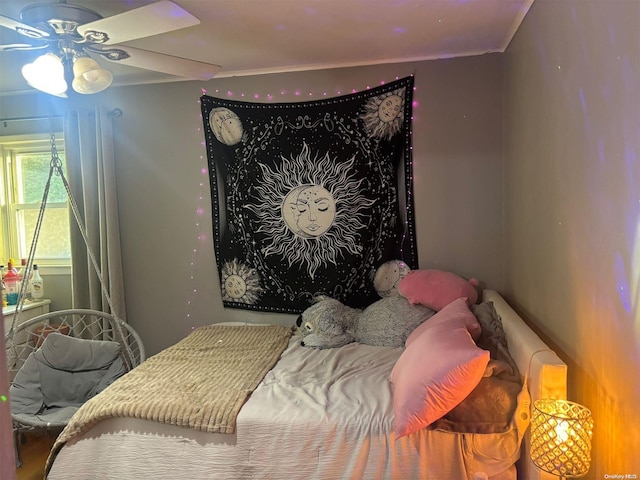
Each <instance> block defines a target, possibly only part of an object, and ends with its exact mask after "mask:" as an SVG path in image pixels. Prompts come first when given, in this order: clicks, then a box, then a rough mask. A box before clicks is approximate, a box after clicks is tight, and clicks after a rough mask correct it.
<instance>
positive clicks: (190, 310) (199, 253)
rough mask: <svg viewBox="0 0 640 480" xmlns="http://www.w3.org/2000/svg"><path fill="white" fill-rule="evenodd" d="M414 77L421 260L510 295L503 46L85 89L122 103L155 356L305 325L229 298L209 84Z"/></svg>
mask: <svg viewBox="0 0 640 480" xmlns="http://www.w3.org/2000/svg"><path fill="white" fill-rule="evenodd" d="M411 74H414V75H415V92H414V101H415V104H416V107H415V108H414V121H413V131H414V136H413V145H414V149H413V152H414V185H415V197H414V198H415V204H416V217H417V218H416V229H417V238H418V254H419V261H420V267H421V268H440V269H444V270H450V271H453V272H456V273H458V274H459V275H463V276H466V277H472V276H474V277H476V278H478V279H480V280H482V281H484V282H486V283H487V284H489V285H491V286H492V287H493V288H497V289H499V290H500V289H502V287H503V264H502V251H503V243H502V233H501V225H502V210H501V209H502V206H501V205H502V200H501V199H502V191H501V189H502V132H501V131H502V60H501V56H500V55H497V54H493V55H486V56H478V57H469V58H461V59H450V60H438V61H428V62H417V63H406V64H392V65H380V66H371V67H358V68H343V69H335V70H321V71H310V72H297V73H290V74H278V75H263V76H254V77H236V78H220V79H213V80H211V81H209V82H205V83H202V82H178V83H170V84H159V85H143V86H134V87H132V86H130V87H112V88H110V89H108V90H106V91H105V92H103V93H101V94H98V95H91V96H86V97H82V98H80V100H79V101H80V102H84V103H91V104H100V105H102V106H104V107H105V108H109V109H112V108H120V109H121V110H122V112H123V116H122V117H121V118H117V119H115V120H114V122H115V123H114V131H115V135H116V148H115V154H116V175H117V182H118V186H117V188H118V201H119V212H120V220H121V242H122V252H123V256H124V274H125V289H126V297H127V317H128V321H129V322H130V323H131V324H132V325H133V326H134V328H136V329H137V330H138V331H139V333H140V335H141V336H142V338H143V340H144V342H145V346H146V348H147V351H148V353H150V354H153V353H157V352H158V351H159V350H161V349H162V348H165V347H167V346H169V345H170V344H172V343H174V342H176V341H177V340H179V339H180V338H182V337H183V336H184V335H185V334H187V333H188V332H189V331H190V330H191V329H192V328H193V327H194V326H198V325H203V324H207V323H212V322H220V321H225V320H246V321H251V322H263V321H269V322H279V323H285V324H291V323H293V321H294V317H293V316H287V315H275V314H266V313H258V312H250V311H245V310H233V309H224V308H223V307H222V300H221V295H220V287H219V282H218V276H217V267H216V264H215V257H214V253H213V243H212V222H211V204H210V191H209V186H208V178H207V175H206V158H205V149H204V146H203V140H204V136H203V133H202V130H201V127H202V124H201V122H202V120H201V118H200V105H199V98H200V96H201V95H202V92H203V89H206V93H207V94H208V95H211V96H219V97H222V98H226V97H227V95H228V92H233V98H245V99H247V100H248V99H255V97H254V95H258V96H259V99H258V100H255V101H264V102H269V101H271V102H275V101H281V102H286V101H300V100H301V99H302V100H307V99H309V98H321V97H323V96H325V95H326V96H336V95H338V94H339V93H342V94H344V93H347V92H350V91H352V89H356V90H362V89H365V88H367V86H370V85H372V86H375V85H377V84H379V83H380V82H389V81H392V80H394V79H395V78H397V77H404V76H406V75H411ZM310 93H311V94H312V95H311V96H310V95H309V94H310ZM242 95H244V97H243V96H242ZM269 95H272V96H273V98H271V99H269V97H268V96H269ZM0 107H1V110H2V116H3V117H8V116H11V117H13V116H28V115H37V114H45V115H46V114H47V113H48V112H49V111H53V112H55V113H59V112H60V111H61V110H62V109H64V107H65V105H64V102H60V101H59V99H54V98H52V97H48V96H45V95H22V96H19V97H0ZM203 169H205V173H203ZM199 209H202V211H203V213H201V214H199V213H198V210H199Z"/></svg>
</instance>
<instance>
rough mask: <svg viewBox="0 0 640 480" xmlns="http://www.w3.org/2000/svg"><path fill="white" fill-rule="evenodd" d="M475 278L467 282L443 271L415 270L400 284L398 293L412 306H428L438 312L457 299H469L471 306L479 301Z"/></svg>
mask: <svg viewBox="0 0 640 480" xmlns="http://www.w3.org/2000/svg"><path fill="white" fill-rule="evenodd" d="M477 284H478V281H477V280H476V279H475V278H472V279H471V280H465V279H464V278H462V277H460V276H458V275H456V274H455V273H451V272H444V271H442V270H413V271H410V272H409V273H407V274H406V275H405V276H404V277H403V278H402V279H401V280H400V283H398V292H399V293H400V295H402V296H403V297H404V298H406V299H407V300H409V302H411V303H412V304H414V305H415V304H417V303H419V304H421V305H426V306H427V307H429V308H431V309H432V310H435V311H438V310H441V309H442V308H444V307H445V306H447V305H449V304H450V303H451V302H453V301H454V300H455V299H456V298H462V297H467V298H468V301H469V303H470V304H474V303H476V302H477V301H478V292H477V291H476V289H475V286H476V285H477Z"/></svg>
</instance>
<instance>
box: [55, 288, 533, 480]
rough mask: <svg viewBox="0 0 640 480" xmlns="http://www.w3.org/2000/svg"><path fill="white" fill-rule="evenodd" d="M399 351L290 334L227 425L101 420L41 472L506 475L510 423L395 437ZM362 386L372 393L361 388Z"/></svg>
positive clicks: (455, 478) (513, 446)
mask: <svg viewBox="0 0 640 480" xmlns="http://www.w3.org/2000/svg"><path fill="white" fill-rule="evenodd" d="M497 298H500V297H499V296H498V297H497ZM536 338H537V337H536ZM401 352H402V349H398V348H385V347H371V346H367V345H358V344H349V345H346V346H344V347H342V348H340V349H330V350H313V349H308V348H304V347H301V346H300V345H299V338H295V337H294V338H293V339H292V341H291V344H290V347H289V348H288V349H287V350H285V352H284V353H283V355H282V358H281V360H280V361H279V362H278V364H277V365H276V366H275V367H274V369H273V370H272V371H270V372H269V373H268V374H267V376H266V377H265V378H264V380H263V382H262V383H261V384H260V385H259V386H258V388H257V389H256V391H255V392H254V393H253V394H252V395H251V397H250V398H249V400H248V401H247V403H246V404H245V405H244V406H243V408H242V410H241V411H240V414H239V416H238V419H237V428H236V433H235V434H233V435H228V434H208V433H203V432H197V431H193V430H189V429H185V428H181V427H175V426H171V425H164V424H159V423H153V422H147V421H143V420H135V419H127V418H117V419H110V420H108V421H103V422H101V423H99V424H98V425H96V426H95V427H93V428H92V429H91V430H90V431H89V432H87V433H86V434H84V435H83V436H82V437H79V438H78V439H76V440H74V441H71V442H69V443H68V444H66V445H65V446H64V447H63V448H62V450H61V451H60V453H59V454H58V456H57V458H56V460H55V462H54V463H53V466H52V468H51V470H50V473H49V476H48V478H49V480H63V479H74V480H77V479H92V480H94V479H95V480H99V479H114V480H115V479H117V480H124V479H150V478H155V479H182V478H185V479H194V480H196V479H197V480H199V479H224V480H232V479H237V480H245V479H278V480H280V479H287V480H289V479H291V480H293V479H305V480H306V479H318V480H337V479H347V478H348V479H362V480H372V479H403V480H405V479H432V480H463V479H465V478H467V479H472V478H473V473H474V472H477V471H484V472H486V473H487V474H488V475H489V476H490V477H491V478H493V479H495V480H507V479H509V480H514V479H515V477H516V473H515V468H514V466H513V463H514V462H515V461H516V460H517V459H518V457H519V450H518V441H517V432H516V431H515V429H514V430H512V431H510V432H508V433H506V434H453V433H450V432H444V431H438V430H429V429H425V430H422V431H420V432H417V433H415V434H412V435H410V436H408V437H404V438H401V439H398V440H396V439H395V437H394V434H393V418H394V415H393V403H392V391H391V388H392V387H391V384H390V383H389V380H388V379H389V376H390V373H391V369H392V368H393V365H394V363H395V361H396V360H397V358H398V357H399V355H400V354H401ZM381 386H382V387H381ZM372 389H373V391H377V393H378V394H377V395H376V396H375V397H372V396H370V395H363V393H362V392H367V391H372Z"/></svg>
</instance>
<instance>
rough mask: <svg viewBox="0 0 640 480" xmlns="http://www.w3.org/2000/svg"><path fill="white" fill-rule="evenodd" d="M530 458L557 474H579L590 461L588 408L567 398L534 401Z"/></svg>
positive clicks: (570, 475)
mask: <svg viewBox="0 0 640 480" xmlns="http://www.w3.org/2000/svg"><path fill="white" fill-rule="evenodd" d="M531 413H532V415H531V453H530V456H531V461H532V462H533V463H534V465H535V466H536V467H537V468H539V469H540V470H542V471H544V472H547V473H550V474H552V475H556V476H559V477H560V478H579V477H583V476H585V475H586V474H587V472H589V467H590V465H591V436H592V434H593V418H592V417H591V411H589V409H588V408H586V407H583V406H582V405H580V404H578V403H574V402H569V401H567V400H554V399H542V400H536V401H535V402H533V408H532V412H531Z"/></svg>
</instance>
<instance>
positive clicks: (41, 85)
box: [22, 53, 67, 97]
mask: <svg viewBox="0 0 640 480" xmlns="http://www.w3.org/2000/svg"><path fill="white" fill-rule="evenodd" d="M22 76H23V77H24V79H25V80H26V81H27V83H28V84H29V85H31V86H32V87H33V88H35V89H37V90H40V91H42V92H45V93H48V94H50V95H55V96H58V97H65V96H66V94H65V92H66V91H67V82H66V81H65V79H64V65H63V63H62V60H61V59H60V58H59V57H57V56H56V55H54V54H53V53H45V54H44V55H40V56H39V57H38V58H36V59H35V61H34V62H33V63H27V64H26V65H24V66H23V67H22Z"/></svg>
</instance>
